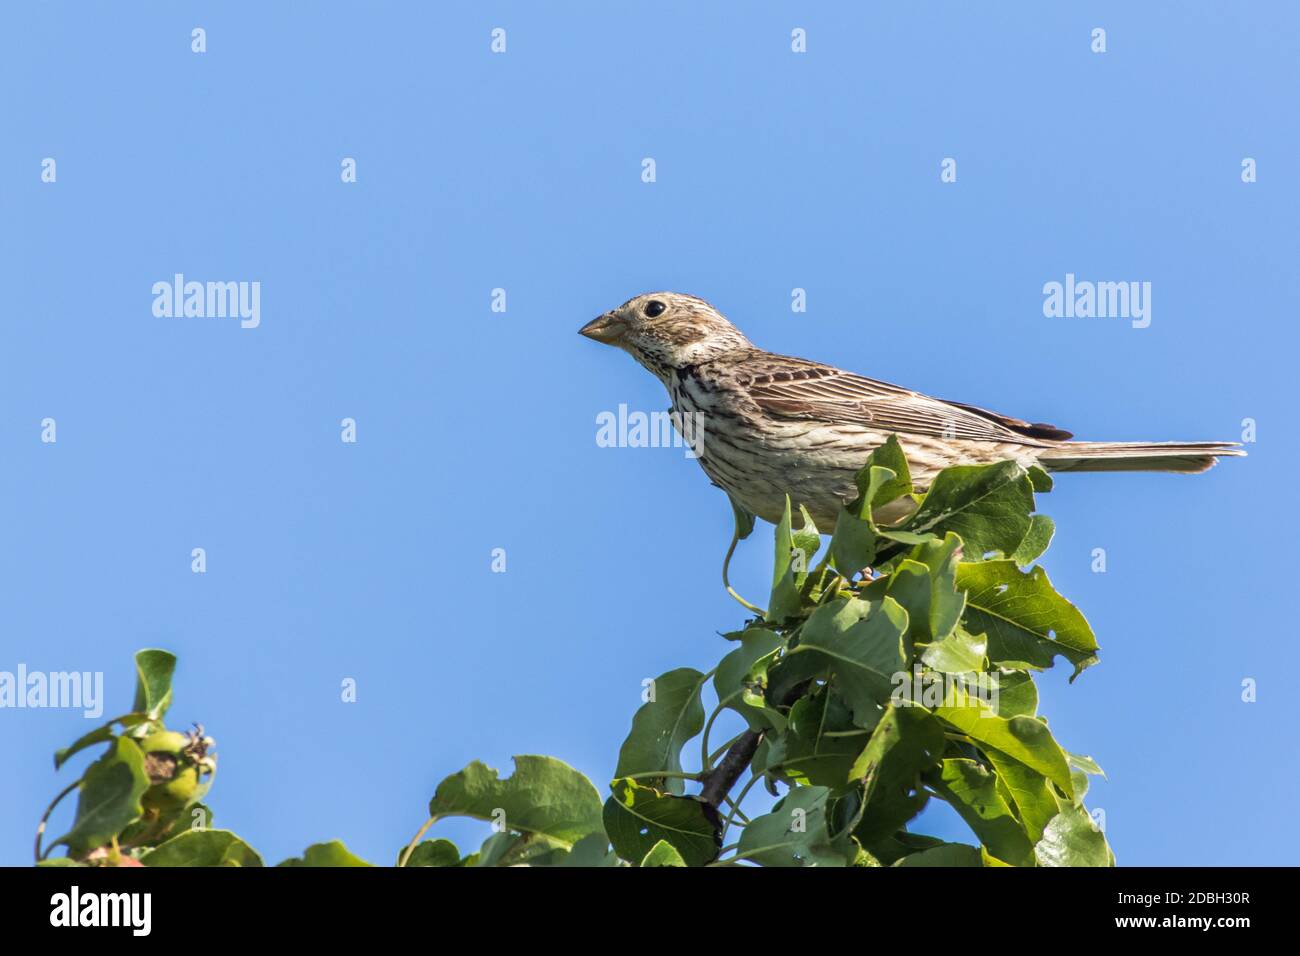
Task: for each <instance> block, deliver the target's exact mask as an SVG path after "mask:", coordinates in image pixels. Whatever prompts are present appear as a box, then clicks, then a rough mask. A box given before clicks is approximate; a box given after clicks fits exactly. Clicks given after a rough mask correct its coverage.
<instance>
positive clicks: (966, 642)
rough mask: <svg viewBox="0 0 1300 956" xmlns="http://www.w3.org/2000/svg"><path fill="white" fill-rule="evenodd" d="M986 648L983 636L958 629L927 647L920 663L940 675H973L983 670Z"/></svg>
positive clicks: (986, 642)
mask: <svg viewBox="0 0 1300 956" xmlns="http://www.w3.org/2000/svg"><path fill="white" fill-rule="evenodd" d="M988 647H989V645H988V641H987V640H986V639H985V637H984V635H982V634H971V633H970V632H969V631H967V630H966V629H965V628H961V627H959V628H957V629H956V630H954V631H953V632H952V633H951V634H949V635H948V636H947V637H945V638H944V639H943V640H941V641H939V642H937V643H935V644H931V645H930V646H929V647H927V648H926V649H925V653H923V654H922V655H921V661H922V663H924V664H925V665H926V666H927V667H929V668H930V669H931V670H934V671H938V672H939V673H940V674H974V673H978V672H980V671H983V670H984V663H985V658H986V656H987V654H988Z"/></svg>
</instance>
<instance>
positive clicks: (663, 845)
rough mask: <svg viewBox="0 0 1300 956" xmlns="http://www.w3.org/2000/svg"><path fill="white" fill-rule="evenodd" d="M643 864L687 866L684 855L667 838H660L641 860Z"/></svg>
mask: <svg viewBox="0 0 1300 956" xmlns="http://www.w3.org/2000/svg"><path fill="white" fill-rule="evenodd" d="M641 865H642V866H685V865H686V861H685V860H683V859H682V855H681V854H680V853H678V852H677V849H676V848H675V847H674V846H673V845H672V844H671V843H669V842H668V841H667V840H660V841H659V842H658V843H656V844H655V845H654V846H652V847H651V848H650V852H649V853H647V854H646V855H645V857H644V858H643V859H642V860H641Z"/></svg>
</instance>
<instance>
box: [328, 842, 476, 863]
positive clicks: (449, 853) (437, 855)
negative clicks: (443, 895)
mask: <svg viewBox="0 0 1300 956" xmlns="http://www.w3.org/2000/svg"><path fill="white" fill-rule="evenodd" d="M309 852H310V851H309ZM405 853H406V847H402V848H401V849H400V850H399V851H398V852H397V861H398V862H399V863H400V862H401V860H402V855H403V854H405ZM406 865H407V866H460V865H461V859H460V850H458V849H456V844H454V843H452V842H451V841H450V840H422V841H420V842H419V843H417V844H416V845H415V849H414V850H412V851H411V855H410V857H408V858H407V860H406Z"/></svg>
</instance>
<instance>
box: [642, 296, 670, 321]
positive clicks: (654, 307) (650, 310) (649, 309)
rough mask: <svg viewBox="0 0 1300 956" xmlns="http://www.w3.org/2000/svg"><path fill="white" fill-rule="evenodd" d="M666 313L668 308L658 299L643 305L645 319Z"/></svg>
mask: <svg viewBox="0 0 1300 956" xmlns="http://www.w3.org/2000/svg"><path fill="white" fill-rule="evenodd" d="M667 311H668V306H666V305H664V304H663V303H662V302H660V301H659V300H658V299H651V300H650V301H649V302H647V303H646V304H645V314H646V316H647V317H649V318H652V319H653V318H654V317H655V316H657V315H663V314H664V313H665V312H667Z"/></svg>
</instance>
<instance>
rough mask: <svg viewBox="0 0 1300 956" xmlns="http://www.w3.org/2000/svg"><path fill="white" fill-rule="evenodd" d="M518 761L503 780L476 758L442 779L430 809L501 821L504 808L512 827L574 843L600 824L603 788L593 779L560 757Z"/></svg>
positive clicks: (436, 812)
mask: <svg viewBox="0 0 1300 956" xmlns="http://www.w3.org/2000/svg"><path fill="white" fill-rule="evenodd" d="M514 764H515V772H514V774H513V775H512V776H510V777H507V778H506V779H505V780H501V779H498V777H497V772H496V771H495V770H493V769H492V768H491V767H488V766H486V765H485V764H483V763H480V762H479V761H477V760H475V761H474V762H473V763H471V764H470V765H469V766H468V767H466V768H465V769H464V770H462V771H460V772H459V773H455V774H452V775H451V776H450V777H448V778H446V779H445V780H443V781H442V783H440V784H438V790H437V792H436V793H435V794H434V795H433V799H432V800H430V801H429V815H430V816H434V817H445V816H462V817H473V818H475V819H478V820H490V821H493V822H496V821H498V820H499V819H500V813H499V812H498V811H504V814H505V818H504V823H505V826H506V827H507V828H509V829H511V830H516V831H518V832H520V833H526V834H538V835H541V836H546V837H550V838H552V839H554V840H556V841H558V842H560V843H564V844H568V845H572V844H574V843H576V842H577V841H578V840H580V839H582V837H584V836H586V835H587V834H589V833H596V832H598V831H599V830H600V794H599V793H597V792H596V788H595V787H593V786H592V785H591V781H590V780H588V779H587V778H586V777H584V776H583V775H582V774H580V773H579V772H578V771H576V770H574V769H573V768H572V767H570V766H569V765H568V764H566V763H564V762H563V761H560V760H556V759H555V758H554V757H539V756H533V755H524V756H518V757H515V758H514Z"/></svg>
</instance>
